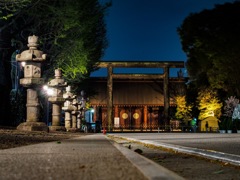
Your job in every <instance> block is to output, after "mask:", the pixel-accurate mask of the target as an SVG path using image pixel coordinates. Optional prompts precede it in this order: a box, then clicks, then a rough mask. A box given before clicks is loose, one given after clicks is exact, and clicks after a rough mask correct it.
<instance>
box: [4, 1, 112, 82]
mask: <svg viewBox="0 0 240 180" xmlns="http://www.w3.org/2000/svg"><path fill="white" fill-rule="evenodd" d="M13 2H15V1H13ZM21 2H22V3H21V4H20V5H19V4H18V3H15V4H13V3H12V4H6V6H10V5H11V7H12V6H15V8H4V9H3V10H2V14H1V17H2V21H4V20H5V23H6V25H8V28H11V31H12V37H13V38H14V39H18V40H20V41H24V44H26V43H27V42H26V40H27V37H28V36H29V35H31V34H35V35H37V36H39V38H40V40H41V42H40V44H41V46H40V49H41V50H43V51H44V52H45V53H47V54H48V55H49V56H50V58H49V62H48V63H47V64H46V66H45V68H46V69H49V70H50V72H53V69H54V68H61V69H62V70H63V75H64V77H65V78H66V79H67V80H68V81H70V83H78V82H79V81H80V79H82V78H83V77H84V76H88V75H89V74H90V72H91V71H92V70H93V69H94V65H95V63H96V62H98V61H99V60H100V58H101V57H102V56H103V53H104V49H105V48H106V46H107V40H106V28H105V22H104V13H105V11H106V9H107V7H109V6H110V4H109V3H107V4H106V5H103V6H102V5H101V4H99V2H98V1H97V0H79V1H75V0H41V1H39V0H25V1H21ZM13 9H14V10H13ZM7 12H8V13H9V14H7ZM13 22H14V23H13Z"/></svg>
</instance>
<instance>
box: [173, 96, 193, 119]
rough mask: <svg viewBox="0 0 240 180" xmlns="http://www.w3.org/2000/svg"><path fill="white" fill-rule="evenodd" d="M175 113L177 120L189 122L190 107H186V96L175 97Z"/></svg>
mask: <svg viewBox="0 0 240 180" xmlns="http://www.w3.org/2000/svg"><path fill="white" fill-rule="evenodd" d="M176 104H177V112H176V114H175V116H176V118H177V119H181V120H189V119H191V111H192V105H187V101H186V96H177V97H176Z"/></svg>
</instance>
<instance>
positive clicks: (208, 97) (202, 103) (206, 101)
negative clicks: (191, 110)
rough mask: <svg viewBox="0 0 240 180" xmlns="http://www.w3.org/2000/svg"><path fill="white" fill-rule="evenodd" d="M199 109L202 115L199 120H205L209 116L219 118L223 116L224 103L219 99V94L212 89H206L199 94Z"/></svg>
mask: <svg viewBox="0 0 240 180" xmlns="http://www.w3.org/2000/svg"><path fill="white" fill-rule="evenodd" d="M197 100H198V109H199V111H200V114H199V116H198V119H199V120H203V119H205V118H207V117H209V116H215V117H217V118H219V117H220V116H221V108H222V103H221V102H220V100H219V99H218V97H217V92H216V91H214V90H212V89H204V90H201V91H199V93H198V97H197Z"/></svg>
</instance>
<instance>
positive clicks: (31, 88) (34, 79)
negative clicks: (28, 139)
mask: <svg viewBox="0 0 240 180" xmlns="http://www.w3.org/2000/svg"><path fill="white" fill-rule="evenodd" d="M37 42H38V37H37V36H35V35H33V36H29V37H28V47H29V50H25V51H23V52H22V53H21V54H17V55H16V60H17V61H18V62H25V63H26V64H25V67H24V78H22V79H20V84H21V85H22V86H23V87H26V88H27V104H26V106H27V118H26V122H24V123H21V124H20V125H19V126H18V127H17V129H19V130H25V131H48V127H47V125H46V124H45V123H43V122H40V121H39V111H40V105H39V101H38V93H37V90H36V89H37V87H38V86H40V85H42V84H43V83H44V79H43V78H41V63H42V62H43V61H45V60H46V54H43V52H42V51H39V50H38V49H37V47H38V44H37Z"/></svg>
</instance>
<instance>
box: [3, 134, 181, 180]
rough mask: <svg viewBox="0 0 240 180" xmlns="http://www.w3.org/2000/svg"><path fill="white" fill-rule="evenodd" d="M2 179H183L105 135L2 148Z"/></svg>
mask: <svg viewBox="0 0 240 180" xmlns="http://www.w3.org/2000/svg"><path fill="white" fill-rule="evenodd" d="M0 162H1V163H0V179H1V180H2V179H3V180H16V179H21V180H22V179H24V180H28V179H29V180H30V179H31V180H32V179H36V180H38V179H41V180H45V179H49V180H51V179H53V180H55V179H56V180H75V179H76V180H78V179H81V180H95V179H97V180H98V179H99V180H101V179H104V180H108V179H111V180H115V179H124V180H128V179H129V180H130V179H131V180H135V179H137V180H142V179H183V178H181V177H180V176H178V175H176V174H174V173H173V172H171V171H169V170H167V169H165V168H163V167H161V166H159V165H157V164H156V163H154V162H152V161H150V160H148V159H146V158H144V157H142V156H141V155H139V154H137V153H134V152H132V151H131V150H128V149H127V148H126V147H123V146H121V145H119V144H116V143H114V142H111V141H110V140H109V139H108V138H107V137H106V136H104V135H102V134H94V135H86V136H81V137H79V138H73V139H68V140H64V141H59V142H50V143H41V144H36V145H29V146H23V147H18V148H12V149H5V150H0Z"/></svg>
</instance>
